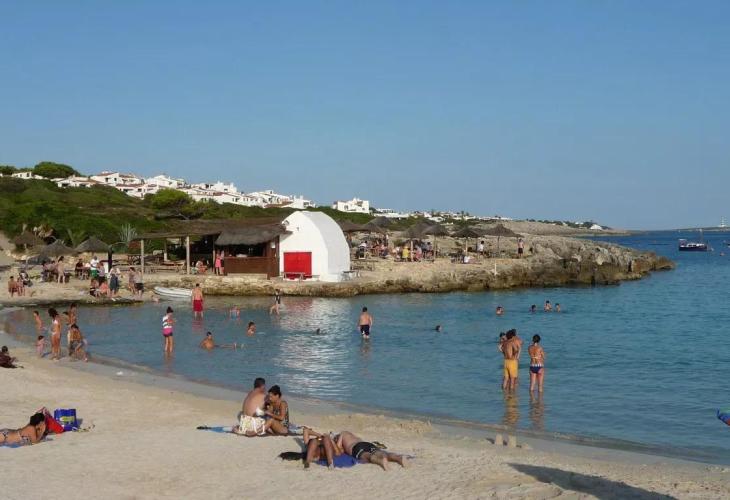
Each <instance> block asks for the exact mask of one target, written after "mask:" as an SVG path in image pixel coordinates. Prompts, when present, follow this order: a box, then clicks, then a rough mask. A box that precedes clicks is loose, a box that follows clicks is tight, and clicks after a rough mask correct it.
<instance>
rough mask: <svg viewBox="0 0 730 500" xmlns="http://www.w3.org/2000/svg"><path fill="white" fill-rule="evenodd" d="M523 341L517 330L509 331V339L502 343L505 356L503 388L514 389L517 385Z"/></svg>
mask: <svg viewBox="0 0 730 500" xmlns="http://www.w3.org/2000/svg"><path fill="white" fill-rule="evenodd" d="M520 348H521V343H520V342H519V341H518V339H517V332H516V331H515V330H510V331H508V332H507V340H505V341H504V343H503V344H502V349H501V351H502V355H503V356H504V375H503V377H502V390H507V389H509V390H510V391H514V390H515V387H516V386H517V377H518V375H519V373H518V372H519V370H518V368H519V366H518V359H519V357H520Z"/></svg>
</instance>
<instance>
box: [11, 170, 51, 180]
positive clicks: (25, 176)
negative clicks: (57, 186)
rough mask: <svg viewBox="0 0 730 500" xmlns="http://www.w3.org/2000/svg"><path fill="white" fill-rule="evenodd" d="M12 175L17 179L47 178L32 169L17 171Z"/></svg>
mask: <svg viewBox="0 0 730 500" xmlns="http://www.w3.org/2000/svg"><path fill="white" fill-rule="evenodd" d="M12 177H15V178H16V179H45V177H41V176H40V175H35V174H34V173H33V172H31V171H30V170H24V171H23V172H15V173H14V174H13V175H12Z"/></svg>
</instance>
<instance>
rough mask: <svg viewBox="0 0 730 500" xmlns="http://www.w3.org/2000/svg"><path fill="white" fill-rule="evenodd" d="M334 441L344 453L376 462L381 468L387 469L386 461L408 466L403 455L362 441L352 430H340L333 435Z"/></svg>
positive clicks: (357, 458)
mask: <svg viewBox="0 0 730 500" xmlns="http://www.w3.org/2000/svg"><path fill="white" fill-rule="evenodd" d="M334 442H335V445H336V446H337V447H338V448H342V449H343V450H344V451H345V453H347V454H348V455H350V456H351V457H353V458H354V459H356V460H361V461H363V462H370V463H371V464H377V465H379V466H381V467H382V468H383V470H388V462H395V463H397V464H400V466H401V467H407V466H408V462H407V461H406V459H405V457H404V456H403V455H398V454H396V453H389V452H387V451H384V450H383V449H382V448H379V447H378V446H377V445H376V444H374V443H369V442H367V441H363V440H362V439H361V438H359V437H357V436H356V435H355V434H353V433H352V432H348V431H342V432H341V433H340V434H339V435H337V436H335V439H334Z"/></svg>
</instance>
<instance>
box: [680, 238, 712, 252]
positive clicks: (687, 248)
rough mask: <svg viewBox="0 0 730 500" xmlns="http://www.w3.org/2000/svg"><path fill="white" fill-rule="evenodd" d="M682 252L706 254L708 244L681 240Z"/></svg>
mask: <svg viewBox="0 0 730 500" xmlns="http://www.w3.org/2000/svg"><path fill="white" fill-rule="evenodd" d="M679 251H680V252H706V251H707V243H704V242H697V241H687V240H679Z"/></svg>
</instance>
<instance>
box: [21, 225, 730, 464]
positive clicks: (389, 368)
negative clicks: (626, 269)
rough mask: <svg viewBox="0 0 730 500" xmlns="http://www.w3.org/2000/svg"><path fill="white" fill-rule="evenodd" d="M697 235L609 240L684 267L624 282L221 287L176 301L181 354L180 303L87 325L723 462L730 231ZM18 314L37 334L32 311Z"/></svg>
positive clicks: (326, 389)
mask: <svg viewBox="0 0 730 500" xmlns="http://www.w3.org/2000/svg"><path fill="white" fill-rule="evenodd" d="M683 236H685V237H689V238H695V239H696V238H697V236H698V235H697V234H696V233H694V234H685V235H682V234H679V233H676V232H671V233H668V232H667V233H650V234H646V235H640V236H631V237H624V238H606V240H608V241H614V242H617V243H620V244H624V245H627V246H632V247H635V248H640V249H646V250H652V251H655V252H657V253H660V254H664V255H667V256H668V257H670V258H672V259H673V260H675V261H676V262H677V269H676V270H674V271H669V272H660V273H656V274H653V275H652V276H651V277H649V278H647V279H644V280H640V281H636V282H630V283H623V284H621V285H620V286H612V287H596V288H590V287H580V288H547V289H538V290H534V289H533V290H514V291H501V292H484V293H451V294H439V295H436V294H434V295H418V294H409V295H382V296H363V297H357V298H352V299H323V298H287V297H285V298H284V307H283V308H282V314H281V316H280V317H270V316H269V314H268V306H269V305H270V304H271V300H270V299H268V298H227V299H216V300H210V301H209V304H208V307H209V309H208V310H207V311H206V316H205V319H204V320H203V321H193V320H192V317H191V311H190V308H189V306H188V304H186V303H177V304H176V303H172V306H173V307H174V308H175V312H176V318H177V321H178V324H177V326H176V329H175V354H174V357H173V358H172V359H169V360H165V359H164V357H163V355H162V337H161V334H160V325H161V317H162V315H163V313H164V308H165V307H166V306H167V305H168V303H160V304H154V305H153V304H149V305H143V306H132V307H110V308H82V309H81V311H80V323H81V327H82V331H83V332H84V333H85V334H86V336H87V338H88V339H89V342H90V344H91V350H92V352H96V353H98V354H102V355H105V356H110V357H115V358H118V359H121V360H124V361H126V362H131V363H135V364H139V365H144V366H147V367H151V368H153V369H157V370H161V371H164V372H171V373H175V374H178V375H183V376H186V377H189V378H191V379H196V380H202V381H207V382H211V383H216V384H224V385H227V386H234V387H239V388H240V389H241V390H244V389H246V388H248V387H249V385H250V384H251V381H252V380H253V378H254V377H256V376H263V377H265V378H266V379H267V381H268V382H269V383H270V384H273V383H278V384H279V385H281V386H282V390H283V391H284V392H285V393H290V394H297V395H302V396H311V397H315V398H320V399H329V400H336V401H346V402H350V403H357V404H362V405H367V406H373V407H378V408H383V409H389V410H394V411H404V412H409V413H418V414H423V415H429V416H434V417H438V416H441V417H450V418H456V419H460V420H465V421H473V422H481V423H492V424H503V425H507V426H514V427H517V428H520V429H525V430H532V431H535V432H537V433H545V434H552V433H559V434H564V435H569V436H585V437H589V438H594V439H597V440H605V441H606V442H608V443H615V444H617V445H618V444H621V443H625V442H633V443H641V444H644V445H648V446H649V447H651V448H654V449H656V450H661V451H667V452H676V453H679V454H680V455H684V456H688V457H693V458H698V459H708V460H723V457H727V456H728V454H729V453H730V429H728V428H727V427H726V426H725V425H724V424H722V423H721V422H720V421H719V420H718V419H717V418H716V417H715V411H716V409H717V408H719V407H727V406H730V391H728V383H727V380H728V370H727V363H728V360H730V343H729V342H728V340H727V335H728V327H727V325H728V321H729V320H730V310H729V308H728V306H727V301H728V295H729V292H730V248H727V247H726V246H725V245H724V243H723V240H724V239H725V238H727V239H728V240H730V233H727V236H726V235H725V234H723V233H715V234H712V233H707V234H706V235H705V238H706V240H707V241H708V242H709V243H710V244H711V245H712V246H713V247H714V249H715V251H714V252H707V253H679V252H678V251H677V239H678V238H680V237H683ZM723 251H728V256H725V255H723V254H722V252H723ZM545 300H550V301H551V302H552V303H553V304H554V303H556V302H559V303H560V304H561V306H562V307H563V312H562V313H560V314H557V313H543V312H538V313H537V314H531V313H530V312H529V307H530V305H531V304H536V305H537V306H538V308H539V309H540V310H541V306H542V304H543V303H544V301H545ZM233 304H237V305H239V306H240V307H241V319H240V321H236V320H235V319H230V318H229V317H228V309H229V307H230V306H231V305H233ZM497 305H502V306H504V307H505V309H506V314H505V315H504V316H503V317H496V316H495V315H494V310H495V308H496V307H497ZM362 306H367V307H368V308H369V309H370V311H371V312H372V314H373V316H374V318H375V326H374V328H373V334H372V339H371V340H370V341H369V342H365V341H362V340H361V339H360V336H359V335H357V334H356V330H355V324H356V321H357V316H358V312H359V310H360V308H361V307H362ZM9 319H10V321H11V322H12V323H13V324H14V325H15V327H16V328H17V329H18V330H19V331H20V332H21V335H22V336H24V337H25V338H27V339H28V340H31V339H32V337H33V335H34V332H33V329H32V322H31V319H30V315H29V312H28V311H16V312H13V313H10V315H9ZM249 320H252V321H255V322H256V323H257V325H258V329H259V332H258V333H257V334H256V336H255V337H247V336H246V335H245V326H246V325H245V323H246V322H247V321H249ZM437 324H441V325H443V331H442V332H441V333H437V332H436V331H435V330H434V327H435V325H437ZM317 328H319V329H320V331H321V333H319V334H317V333H315V330H316V329H317ZM509 328H516V329H517V330H518V332H519V334H520V336H521V337H522V338H523V339H525V341H526V345H527V344H528V340H529V339H530V338H531V337H532V335H533V334H536V333H539V334H540V335H541V336H542V339H543V341H542V344H543V346H544V349H545V351H546V353H547V372H546V392H545V394H544V396H543V397H542V398H530V396H529V394H528V380H529V378H528V370H527V361H528V359H525V358H526V356H523V360H522V366H521V372H520V377H521V379H522V381H521V384H520V387H519V389H518V391H517V393H516V394H515V395H513V396H505V395H504V394H503V393H502V390H501V388H500V382H501V374H502V361H501V357H500V354H499V352H498V351H497V348H496V342H497V336H498V334H499V332H500V331H505V330H507V329H509ZM207 330H211V331H212V332H213V333H214V335H215V340H216V341H217V342H219V343H232V342H238V343H242V344H243V346H244V347H243V348H242V349H240V350H236V351H232V350H227V349H221V350H216V351H213V352H205V351H202V350H200V349H199V348H198V347H197V346H198V343H199V342H200V340H201V338H202V336H203V334H204V332H205V331H207Z"/></svg>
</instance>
